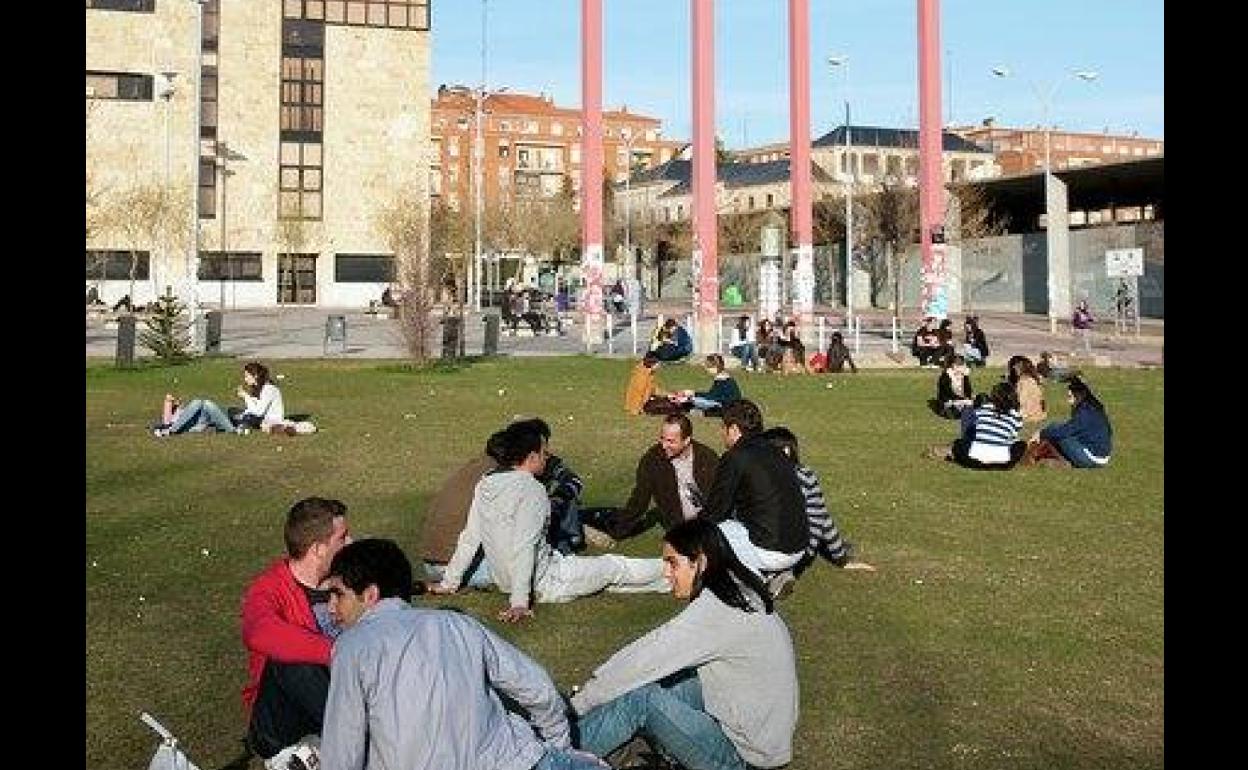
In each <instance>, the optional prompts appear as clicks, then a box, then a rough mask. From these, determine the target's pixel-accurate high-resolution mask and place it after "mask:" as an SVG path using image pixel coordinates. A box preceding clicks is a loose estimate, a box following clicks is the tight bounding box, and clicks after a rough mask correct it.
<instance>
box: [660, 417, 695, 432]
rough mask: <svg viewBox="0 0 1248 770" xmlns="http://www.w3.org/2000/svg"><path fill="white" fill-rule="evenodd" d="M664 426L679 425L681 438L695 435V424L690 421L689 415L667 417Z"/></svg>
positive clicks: (664, 419)
mask: <svg viewBox="0 0 1248 770" xmlns="http://www.w3.org/2000/svg"><path fill="white" fill-rule="evenodd" d="M663 424H664V425H679V426H680V437H681V438H689V437H690V436H692V435H693V423H692V422H690V421H689V415H687V414H684V413H683V412H676V413H675V414H669V415H665V416H664V417H663Z"/></svg>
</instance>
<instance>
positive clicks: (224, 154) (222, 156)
mask: <svg viewBox="0 0 1248 770" xmlns="http://www.w3.org/2000/svg"><path fill="white" fill-rule="evenodd" d="M216 151H217V152H216V158H215V159H214V162H215V165H216V167H217V171H218V172H219V173H220V175H221V216H220V219H221V258H222V259H224V260H225V269H226V276H227V277H228V279H229V281H230V290H231V292H233V291H234V286H233V283H234V263H233V262H232V261H231V260H230V254H229V249H227V248H226V232H225V226H226V221H225V215H226V210H225V206H226V201H227V198H226V181H227V180H228V179H229V178H230V177H232V176H234V174H235V173H237V172H234V171H231V170H230V167H229V163H230V161H232V160H247V156H246V155H243V154H242V153H240V152H238V151H236V150H232V149H230V146H229V145H228V144H226V143H225V142H223V141H218V142H217V146H216ZM217 281H218V283H220V284H221V306H220V309H221V310H225V279H224V278H222V277H221V276H220V275H218V276H217Z"/></svg>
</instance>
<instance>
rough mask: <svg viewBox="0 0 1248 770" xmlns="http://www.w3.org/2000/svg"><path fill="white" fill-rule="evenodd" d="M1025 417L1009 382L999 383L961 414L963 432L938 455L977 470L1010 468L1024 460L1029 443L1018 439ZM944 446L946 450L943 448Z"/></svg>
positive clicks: (937, 451)
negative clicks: (984, 397) (972, 406)
mask: <svg viewBox="0 0 1248 770" xmlns="http://www.w3.org/2000/svg"><path fill="white" fill-rule="evenodd" d="M1022 427H1023V417H1022V415H1021V414H1019V412H1018V396H1017V395H1016V394H1015V393H1014V388H1013V387H1012V386H1011V385H1010V384H1009V383H1008V382H998V383H997V384H996V385H994V386H993V388H992V393H991V394H990V395H989V396H988V398H987V399H983V400H981V401H980V403H979V405H978V406H976V407H975V408H974V409H973V410H967V411H966V412H965V413H964V414H963V416H962V435H961V436H960V437H959V438H957V439H956V440H954V442H953V444H952V445H951V446H949V447H948V449H943V448H942V447H936V448H935V449H934V450H933V451H934V454H935V455H936V456H942V457H943V459H945V460H949V461H950V462H955V463H957V464H958V465H961V466H962V467H964V468H972V469H975V470H1009V469H1010V468H1013V467H1014V466H1015V465H1017V464H1018V462H1019V461H1020V460H1022V459H1023V453H1024V452H1025V451H1026V449H1027V445H1026V444H1025V443H1023V442H1022V441H1020V440H1019V438H1018V432H1019V430H1020V429H1021V428H1022ZM942 449H943V452H942V451H941V450H942Z"/></svg>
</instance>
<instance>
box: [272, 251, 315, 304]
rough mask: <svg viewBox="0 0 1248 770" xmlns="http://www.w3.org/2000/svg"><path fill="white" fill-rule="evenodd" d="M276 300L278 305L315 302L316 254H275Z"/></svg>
mask: <svg viewBox="0 0 1248 770" xmlns="http://www.w3.org/2000/svg"><path fill="white" fill-rule="evenodd" d="M277 302H278V304H279V305H315V304H316V255H315V254H279V255H278V256H277Z"/></svg>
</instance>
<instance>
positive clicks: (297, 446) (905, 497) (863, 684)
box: [85, 357, 1164, 770]
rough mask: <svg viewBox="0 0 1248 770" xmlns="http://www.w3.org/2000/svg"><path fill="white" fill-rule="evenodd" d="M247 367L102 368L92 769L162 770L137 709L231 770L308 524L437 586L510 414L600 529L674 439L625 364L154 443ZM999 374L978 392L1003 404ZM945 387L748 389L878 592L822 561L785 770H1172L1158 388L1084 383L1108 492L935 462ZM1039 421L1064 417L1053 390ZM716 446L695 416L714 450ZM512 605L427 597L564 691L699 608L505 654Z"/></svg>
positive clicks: (664, 603) (192, 750)
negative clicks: (810, 471)
mask: <svg viewBox="0 0 1248 770" xmlns="http://www.w3.org/2000/svg"><path fill="white" fill-rule="evenodd" d="M241 363H242V362H240V361H230V360H224V361H223V360H217V361H211V362H202V363H196V364H192V365H187V366H181V367H173V368H142V369H137V370H132V371H117V370H114V369H113V368H111V366H108V365H104V364H103V363H99V364H97V363H89V364H88V366H87V370H86V397H87V468H86V470H87V484H86V491H87V528H86V531H87V542H86V560H87V563H86V565H85V570H86V589H87V619H86V620H87V701H86V705H87V746H86V754H87V757H86V759H87V766H88V767H90V768H95V769H98V770H104V769H111V768H118V769H119V770H120V769H123V768H124V769H125V770H132V768H136V767H146V765H147V761H148V759H149V757H150V755H151V752H152V750H153V749H154V747H155V736H154V734H153V733H151V732H150V731H149V730H148V728H147V727H145V726H144V725H143V724H141V723H140V722H139V721H138V719H137V716H138V713H139V712H140V711H143V710H147V711H150V712H151V713H152V714H154V715H155V716H156V717H157V718H158V719H160V720H161V721H162V722H163V723H164V724H165V725H166V726H167V727H169V728H170V729H171V730H173V732H174V733H175V734H177V735H178V736H179V738H180V739H181V740H182V743H183V745H184V746H185V748H186V749H187V751H188V753H189V754H190V756H191V758H192V759H193V760H194V761H195V762H196V763H197V764H198V765H199V766H200V767H201V768H203V770H214V769H215V768H220V767H222V766H223V765H225V764H226V763H228V762H229V761H231V760H233V759H234V758H236V757H237V756H238V755H239V753H240V748H241V743H240V740H241V738H242V736H243V734H244V732H245V725H244V722H243V714H242V706H241V702H240V699H239V690H240V688H241V687H242V685H243V683H244V681H245V673H246V671H245V668H246V664H245V655H244V652H243V648H242V643H241V641H240V639H239V631H238V612H239V604H240V597H241V594H242V590H243V588H244V586H245V584H246V583H247V581H248V580H249V578H250V577H251V576H252V575H254V574H255V573H257V572H258V571H260V570H261V569H263V568H264V567H265V566H266V565H267V564H268V562H269V561H270V560H271V559H272V558H274V557H275V556H276V555H277V554H278V553H279V552H280V551H281V549H282V535H281V528H282V521H283V517H284V516H285V512H286V510H287V508H289V506H290V505H291V503H293V502H294V501H295V500H297V499H299V498H302V497H305V496H308V495H313V494H315V495H322V496H327V497H336V498H339V499H341V500H343V501H344V502H346V503H347V505H348V506H349V508H350V523H351V528H352V531H353V534H354V535H355V536H356V537H357V538H358V537H361V536H368V535H375V536H384V537H390V538H393V539H395V540H397V541H398V542H399V543H400V544H401V545H402V546H403V547H404V548H405V549H406V550H407V551H408V555H409V556H410V557H412V560H413V561H414V562H418V560H419V557H420V553H421V551H420V543H419V537H420V531H421V516H422V513H423V511H424V509H425V507H426V505H427V504H428V501H429V499H430V498H431V496H432V495H433V493H434V492H435V491H436V489H437V487H438V485H439V483H440V482H441V480H442V479H443V477H444V476H445V475H446V474H447V473H449V472H450V471H451V470H452V469H453V468H455V467H457V466H458V465H459V464H461V463H462V462H463V461H464V460H465V459H466V458H468V457H470V456H471V455H473V454H474V453H477V452H479V451H480V450H481V447H482V446H483V445H484V441H485V438H486V436H488V434H489V433H490V432H491V431H493V430H495V429H497V428H498V427H500V426H501V425H503V424H504V423H505V422H506V421H507V420H509V419H511V418H512V417H513V416H514V415H534V414H536V415H540V416H542V417H544V418H545V419H546V420H547V421H549V422H550V423H551V425H552V427H553V429H554V438H553V441H552V450H553V451H554V452H556V453H558V454H560V455H561V456H563V457H564V458H565V459H566V460H568V462H569V463H570V464H571V466H572V467H573V468H574V469H575V470H577V471H578V472H579V473H580V474H581V475H582V476H583V478H584V479H585V481H586V493H585V502H586V504H588V505H613V504H614V505H618V504H622V503H623V501H624V499H625V497H626V496H627V494H628V492H629V490H630V489H631V483H632V478H633V472H634V468H635V463H636V459H637V458H638V457H639V456H640V454H641V453H642V451H643V450H644V449H645V448H646V446H647V445H648V444H649V443H650V442H651V441H653V440H654V437H655V435H656V434H657V420H658V418H654V417H628V416H626V415H625V414H624V413H623V408H622V400H623V389H624V383H625V380H626V378H627V373H628V369H629V366H630V363H629V362H626V361H620V360H601V359H589V358H583V357H575V358H545V359H502V360H492V361H485V362H475V363H472V364H468V365H465V366H463V367H461V368H459V369H440V370H438V369H435V370H429V371H413V370H410V369H408V368H407V367H405V366H404V365H402V364H396V363H393V362H361V361H334V362H322V361H291V362H275V365H274V366H273V370H274V372H275V373H277V374H281V375H284V376H285V377H284V379H283V380H282V381H281V382H280V385H281V386H282V389H283V394H284V395H285V400H286V405H287V409H288V411H290V412H311V413H312V415H313V419H314V420H315V421H316V423H317V424H318V425H319V426H320V428H321V432H319V433H317V434H315V435H312V436H299V437H294V438H287V437H278V436H269V435H259V434H252V435H249V436H233V435H188V436H180V437H175V438H170V439H163V440H161V439H155V438H153V437H152V436H151V435H150V433H149V431H148V429H147V427H148V424H149V423H151V422H153V421H154V419H155V418H156V417H157V416H158V410H159V405H160V400H161V398H162V397H163V395H164V393H165V392H166V391H172V392H174V393H176V394H179V395H181V396H183V397H191V396H204V397H208V398H212V399H214V400H217V401H218V403H222V404H223V405H224V404H231V403H233V402H234V401H235V398H234V396H233V393H234V389H235V387H236V385H237V382H238V376H239V369H240V367H241ZM1000 373H1001V372H1000V369H999V368H997V369H988V370H986V371H985V370H979V371H977V372H975V373H974V374H973V375H972V379H973V381H974V383H975V385H976V388H977V389H979V390H984V389H987V387H988V386H990V385H991V384H992V383H993V382H994V381H995V380H996V379H997V377H998V376H999V375H1000ZM935 377H936V372H935V371H933V370H923V371H918V370H912V371H900V370H889V371H868V372H863V373H861V374H858V375H841V376H840V377H839V378H836V379H829V378H827V377H814V376H811V377H791V378H781V377H779V376H766V375H754V374H749V373H745V374H741V375H739V378H740V382H741V385H742V389H743V390H744V392H745V394H746V395H747V396H748V397H750V398H753V399H754V400H755V401H757V402H758V403H759V404H760V405H761V406H762V408H763V413H764V416H765V417H766V419H767V423H768V425H776V424H785V425H788V426H790V427H791V428H792V429H793V430H794V431H795V432H796V433H797V434H798V436H799V438H800V439H801V441H802V455H803V460H804V461H805V462H806V463H807V464H809V465H811V466H813V467H814V468H815V469H816V470H817V471H818V472H819V474H820V476H821V478H822V480H823V485H824V490H825V492H826V493H827V495H828V498H829V507H830V508H831V510H832V513H833V516H834V518H835V519H836V520H837V523H838V524H839V525H840V526H841V528H842V530H843V531H844V532H845V533H846V535H847V536H848V537H849V538H850V539H852V540H853V541H855V542H856V543H857V544H858V545H859V554H860V556H861V557H862V558H864V559H866V560H867V561H870V562H872V563H874V564H875V565H876V566H877V567H878V568H879V571H878V572H876V573H865V572H845V571H841V570H837V569H836V568H834V567H831V566H829V565H827V564H826V563H821V564H819V565H817V566H816V567H815V568H813V569H812V570H811V571H809V572H808V573H807V574H806V575H805V576H804V577H803V579H802V580H801V581H800V583H799V584H798V586H797V590H796V591H795V592H794V595H793V596H792V597H791V598H790V599H788V600H787V601H786V602H784V603H783V604H782V605H781V608H782V609H781V612H782V614H783V616H784V618H785V620H786V621H787V622H788V624H789V627H790V628H791V630H792V632H793V637H794V642H795V646H796V649H797V653H798V665H799V679H800V683H801V716H800V719H799V722H798V728H797V735H796V739H795V745H794V760H793V763H792V765H790V767H791V769H792V770H834V769H836V768H855V770H862V769H864V768H889V769H890V770H891V769H892V768H985V770H987V769H989V768H992V769H996V768H1036V769H1037V770H1038V769H1040V768H1045V769H1046V770H1047V769H1052V768H1087V769H1088V770H1112V769H1113V768H1123V769H1124V770H1126V769H1127V768H1130V770H1140V768H1159V767H1162V766H1163V747H1164V740H1163V729H1164V721H1163V706H1164V700H1163V681H1164V667H1163V653H1164V644H1163V635H1162V624H1163V623H1162V622H1163V603H1162V599H1163V585H1164V571H1163V564H1162V559H1163V531H1164V509H1163V502H1162V487H1163V473H1164V450H1163V427H1162V423H1163V416H1164V409H1163V403H1162V393H1163V373H1162V372H1160V371H1131V370H1098V371H1093V372H1092V373H1091V377H1090V382H1091V384H1092V386H1093V388H1094V389H1095V390H1096V391H1097V393H1098V394H1099V395H1100V397H1101V399H1102V400H1103V401H1104V402H1105V404H1106V405H1107V407H1108V410H1109V412H1110V415H1111V418H1112V420H1113V424H1114V429H1115V435H1114V449H1115V452H1114V460H1113V462H1112V463H1111V465H1110V466H1109V467H1108V468H1107V469H1105V470H1101V471H1094V472H1084V471H1061V470H1054V469H1049V468H1034V469H1032V468H1028V469H1017V470H1014V471H1011V472H1008V473H987V472H975V471H969V470H964V469H960V468H957V467H954V466H952V465H949V464H945V463H940V462H935V461H930V460H925V459H923V458H922V457H921V453H922V452H923V450H924V449H926V448H927V447H928V446H929V445H931V444H933V443H937V442H941V441H946V440H951V439H952V438H953V437H954V434H955V432H956V424H955V423H953V422H950V421H945V420H941V419H938V418H936V417H935V416H933V415H932V414H931V413H930V412H929V411H928V409H927V407H926V405H925V403H924V401H925V399H927V398H929V397H930V396H931V395H932V394H933V393H934V391H935V385H934V382H935ZM660 379H661V381H662V382H663V384H664V385H665V386H666V387H668V388H679V387H698V388H702V387H705V386H706V384H707V379H708V378H707V377H706V375H705V374H704V373H703V371H702V370H701V369H700V368H696V367H689V366H681V367H673V368H665V369H663V370H662V371H661V372H660ZM829 383H830V385H828V384H829ZM825 386H827V387H825ZM1047 397H1048V403H1049V404H1050V413H1051V416H1054V417H1059V418H1061V419H1065V416H1066V414H1067V411H1068V410H1067V407H1066V404H1065V398H1064V388H1063V387H1062V386H1060V385H1049V386H1047ZM718 425H719V423H718V421H717V420H708V419H704V418H694V432H695V436H696V437H698V438H700V439H702V440H703V441H704V442H705V443H707V444H709V445H710V446H712V447H713V448H714V449H716V450H717V451H719V450H722V443H721V439H720V432H719V430H718ZM658 543H659V534H658V532H657V530H651V531H650V532H647V533H646V534H644V535H643V536H641V537H639V538H636V539H634V540H630V541H627V542H625V543H623V544H621V546H620V550H621V551H622V552H624V553H628V554H632V555H643V556H657V554H658ZM416 601H418V602H421V601H424V602H430V603H434V600H428V599H417V600H416ZM504 602H505V599H504V597H503V596H502V595H500V594H497V593H471V594H462V595H459V596H455V597H437V599H436V603H438V604H448V605H453V606H457V607H461V608H463V609H465V610H467V611H468V612H470V613H472V614H474V615H476V616H477V617H480V618H482V619H484V620H485V621H486V622H487V623H488V624H489V625H490V626H491V627H493V628H495V629H497V630H499V631H500V632H501V633H502V634H503V635H504V636H505V637H507V638H508V639H510V640H511V641H513V642H514V643H515V644H516V645H517V646H519V647H520V648H521V649H523V650H525V651H526V652H528V653H529V654H530V655H532V656H533V657H534V658H536V659H537V660H538V661H539V662H541V663H542V664H543V665H544V666H546V668H547V669H548V670H549V671H550V673H551V675H552V676H553V678H554V680H555V682H556V684H557V685H558V686H559V687H560V689H561V690H564V691H566V690H568V689H569V688H571V687H572V686H573V685H574V684H579V683H581V682H583V681H584V679H585V678H586V677H587V675H588V672H589V671H590V670H592V668H593V667H594V666H595V665H597V664H598V663H600V662H601V661H602V660H604V659H605V658H606V657H607V656H609V655H610V654H611V653H612V652H614V651H615V650H616V649H618V648H619V647H621V646H622V645H623V644H624V643H626V642H628V641H630V640H632V639H634V638H636V637H637V636H639V635H641V634H642V633H644V632H646V631H648V630H649V629H651V628H653V627H654V626H656V625H657V624H659V623H660V622H662V621H663V620H665V619H666V618H668V617H670V616H672V615H673V614H675V613H676V612H677V611H678V609H679V606H680V605H678V603H677V602H676V601H675V600H673V599H671V598H670V597H668V596H661V595H643V596H597V597H591V598H588V599H581V600H578V601H575V602H572V603H569V604H565V605H558V606H550V605H538V607H537V617H536V618H535V619H534V620H533V621H531V622H529V623H528V624H527V625H524V626H521V627H518V628H516V627H501V626H500V624H497V623H495V622H494V620H493V614H494V612H495V611H496V610H497V609H499V608H500V607H501V606H502V605H503V604H504ZM255 766H256V767H258V766H259V764H258V763H256V764H255Z"/></svg>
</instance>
